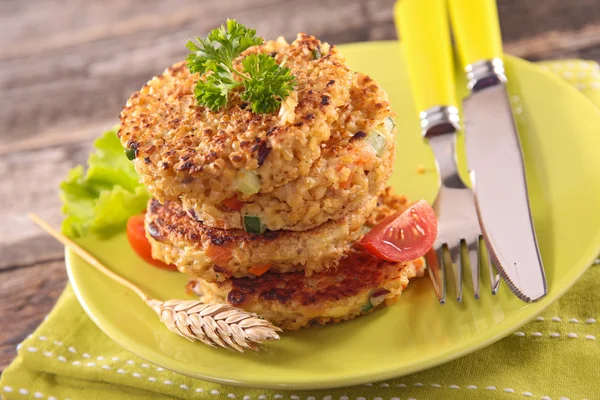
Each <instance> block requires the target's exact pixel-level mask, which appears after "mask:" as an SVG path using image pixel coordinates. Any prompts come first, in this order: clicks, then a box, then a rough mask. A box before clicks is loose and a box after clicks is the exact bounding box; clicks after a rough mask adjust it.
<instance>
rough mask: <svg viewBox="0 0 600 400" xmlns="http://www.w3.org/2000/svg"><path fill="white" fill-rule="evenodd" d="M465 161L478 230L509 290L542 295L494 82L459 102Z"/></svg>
mask: <svg viewBox="0 0 600 400" xmlns="http://www.w3.org/2000/svg"><path fill="white" fill-rule="evenodd" d="M463 107H464V121H465V132H466V133H465V135H466V136H465V138H466V150H467V160H468V161H467V163H468V166H469V169H470V170H471V172H470V175H471V183H472V184H473V190H474V192H475V199H476V204H477V214H478V216H479V223H480V225H481V228H482V229H481V231H482V233H483V237H484V240H485V243H486V245H487V246H488V250H490V255H491V256H492V259H493V261H494V263H495V264H496V266H497V267H498V269H499V272H500V275H502V277H503V278H504V280H505V281H506V283H507V284H508V286H509V287H510V288H511V290H512V291H513V292H514V293H515V294H516V295H517V296H518V297H519V298H520V299H521V300H523V301H527V302H529V301H536V300H539V299H540V298H542V297H543V296H544V295H546V292H547V287H546V279H545V273H544V269H543V265H542V259H541V256H540V253H539V248H538V244H537V240H536V234H535V229H534V225H533V220H532V217H531V211H530V207H529V197H528V195H527V184H526V178H525V168H524V165H523V157H522V152H521V145H520V143H519V138H518V135H517V129H516V126H515V124H514V121H513V117H512V111H511V107H510V103H509V101H508V96H507V94H506V89H505V88H504V85H503V84H497V85H495V86H492V87H488V88H486V89H484V90H480V91H478V92H475V93H473V94H472V95H471V96H469V97H468V98H467V99H465V101H464V102H463Z"/></svg>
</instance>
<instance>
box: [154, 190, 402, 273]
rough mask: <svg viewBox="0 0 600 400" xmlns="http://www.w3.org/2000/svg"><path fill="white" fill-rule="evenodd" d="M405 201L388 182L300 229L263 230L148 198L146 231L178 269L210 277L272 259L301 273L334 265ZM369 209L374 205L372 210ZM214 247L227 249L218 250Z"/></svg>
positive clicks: (274, 265)
mask: <svg viewBox="0 0 600 400" xmlns="http://www.w3.org/2000/svg"><path fill="white" fill-rule="evenodd" d="M407 205H408V202H407V200H406V198H405V197H403V196H396V195H394V194H392V192H391V189H390V188H388V189H387V190H386V191H385V192H384V193H383V194H382V195H381V196H379V198H378V199H377V200H376V199H375V198H373V200H372V201H369V202H368V203H365V204H363V207H361V208H360V210H359V211H357V212H354V213H351V214H349V215H347V216H346V217H344V218H342V219H339V220H336V221H329V222H327V223H325V224H323V225H320V226H319V227H317V228H314V229H311V230H309V231H305V232H293V231H284V230H280V231H267V232H265V233H264V234H262V235H255V234H251V233H247V232H245V231H243V230H239V229H231V230H223V229H216V228H211V227H207V226H206V225H204V224H203V223H202V222H198V221H195V220H193V219H192V218H190V217H189V215H188V213H186V212H185V210H184V209H183V208H182V207H181V206H180V205H179V204H177V203H175V202H167V203H166V204H165V205H161V204H160V203H159V202H158V201H156V200H151V201H150V203H149V205H148V211H147V213H146V231H147V236H148V240H149V241H150V243H151V246H152V255H153V257H154V258H156V259H158V260H161V261H163V262H166V263H169V264H175V265H177V266H178V268H179V270H180V271H181V272H185V273H188V274H190V275H193V276H197V277H200V278H202V279H204V280H207V281H210V282H215V281H223V280H225V279H228V278H230V277H232V276H233V277H244V276H251V277H253V276H254V275H253V274H252V273H251V272H250V271H249V270H250V269H251V268H252V267H255V266H257V265H265V264H268V265H271V268H270V271H272V272H277V273H285V272H290V271H300V270H304V271H305V273H306V275H311V274H312V273H314V272H319V271H322V270H324V269H327V268H331V267H335V266H336V265H337V263H338V262H339V259H340V257H341V256H342V255H343V253H344V252H345V251H347V250H348V249H349V248H350V246H351V245H352V243H353V242H354V241H356V240H359V239H360V237H362V235H363V233H364V231H365V230H364V229H362V227H363V226H364V225H366V226H367V227H369V228H370V227H372V226H374V225H375V224H376V223H377V222H378V221H380V220H381V219H383V218H385V217H386V216H388V215H390V214H393V213H396V212H398V211H403V210H405V209H406V207H407ZM371 210H373V211H371ZM218 248H221V249H226V250H225V254H230V257H229V258H225V259H224V257H223V252H222V251H219V249H218Z"/></svg>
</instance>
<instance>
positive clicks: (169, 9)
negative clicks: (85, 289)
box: [0, 0, 600, 371]
mask: <svg viewBox="0 0 600 400" xmlns="http://www.w3.org/2000/svg"><path fill="white" fill-rule="evenodd" d="M393 3H394V0H369V1H367V0H365V1H361V0H295V1H289V0H287V1H286V0H218V1H208V0H205V1H197V0H177V1H169V2H166V1H162V0H145V1H143V2H142V1H134V0H104V1H99V0H97V1H87V0H65V1H59V0H47V1H41V0H38V1H34V0H19V1H3V2H0V93H2V96H0V221H1V222H2V223H1V224H0V371H1V370H2V369H4V367H6V365H8V363H9V362H10V361H11V360H12V359H13V358H14V356H15V346H16V345H17V344H18V343H19V342H21V341H22V340H23V339H24V338H25V337H26V336H27V335H28V334H30V333H31V332H32V331H33V330H34V329H35V328H36V326H37V325H38V324H39V323H40V322H41V320H42V319H43V318H44V316H45V315H46V314H47V313H48V312H49V311H50V309H51V308H52V306H53V304H54V302H55V300H56V298H57V296H58V295H59V294H60V293H61V291H62V290H63V288H64V286H65V283H66V281H67V277H66V274H65V268H64V259H63V248H62V246H61V245H60V244H58V243H57V242H55V241H54V240H53V239H51V238H50V237H48V236H47V235H45V234H44V233H42V232H41V230H40V229H38V228H37V227H35V226H34V225H33V224H32V223H31V222H30V221H29V220H28V219H27V213H28V212H30V211H33V212H36V213H38V214H39V215H41V216H42V217H43V218H45V219H46V220H48V221H50V222H51V223H52V224H53V225H54V226H57V227H58V226H59V223H60V220H61V214H60V201H59V199H58V192H57V186H58V183H59V181H60V180H61V179H62V178H63V177H64V176H65V174H66V172H67V171H68V170H69V169H70V168H72V167H73V166H75V165H76V164H79V163H83V162H85V160H86V158H87V155H88V152H89V151H90V146H91V142H92V140H93V138H94V137H96V136H97V135H98V134H100V133H101V132H102V131H104V130H105V129H107V128H109V127H111V126H113V125H114V124H115V122H117V117H118V114H119V111H120V110H121V107H122V106H123V104H124V103H125V101H126V99H127V98H128V97H129V95H130V94H131V93H132V92H133V91H135V90H137V89H139V88H140V87H141V86H142V85H143V84H144V83H145V82H146V81H147V80H148V79H149V78H151V77H152V76H153V75H156V74H158V73H160V72H162V70H163V69H164V68H165V67H166V66H168V65H170V64H172V63H173V62H175V61H177V60H181V59H182V58H183V57H184V54H185V53H186V50H185V48H184V44H185V42H186V40H187V39H188V38H190V37H192V36H194V35H204V34H206V32H207V31H208V30H210V29H212V28H214V27H216V26H218V25H219V24H221V23H222V22H223V21H224V20H225V19H226V18H228V17H231V18H236V19H238V20H240V21H241V22H243V23H245V24H247V25H249V26H251V27H254V28H256V29H257V30H258V33H259V34H260V35H262V36H264V37H267V38H275V37H276V36H278V35H283V36H285V37H286V38H287V39H288V40H289V39H292V38H293V37H294V36H295V34H296V33H297V32H300V31H305V32H308V33H311V34H314V35H315V36H317V37H319V38H321V39H322V40H325V41H328V42H330V43H346V42H357V41H368V40H380V39H394V38H395V37H396V33H395V29H394V25H393V21H392V12H391V10H392V5H393ZM142 4H143V5H142ZM499 10H500V17H501V23H502V29H503V35H504V40H505V48H506V51H507V52H508V53H511V54H514V55H518V56H521V57H525V58H527V59H530V60H540V59H550V58H565V57H567V58H568V57H580V58H588V59H594V60H600V0H571V1H568V0H545V1H543V2H541V1H534V0H529V1H527V0H500V2H499Z"/></svg>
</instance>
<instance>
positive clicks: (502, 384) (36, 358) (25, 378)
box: [0, 60, 600, 400]
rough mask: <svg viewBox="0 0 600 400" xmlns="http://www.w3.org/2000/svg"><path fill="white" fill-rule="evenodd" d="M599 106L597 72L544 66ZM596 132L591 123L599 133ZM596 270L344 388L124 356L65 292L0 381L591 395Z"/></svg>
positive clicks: (414, 394) (119, 393) (159, 388)
mask: <svg viewBox="0 0 600 400" xmlns="http://www.w3.org/2000/svg"><path fill="white" fill-rule="evenodd" d="M541 65H542V68H546V69H548V70H550V71H553V72H556V73H559V74H560V75H561V76H562V77H563V78H565V79H567V80H568V81H570V82H571V83H572V84H574V85H575V86H576V87H578V88H579V89H580V90H581V91H582V92H584V93H585V94H586V95H588V96H589V97H590V99H591V100H592V101H594V102H595V103H596V104H597V105H598V106H599V107H600V70H599V67H598V65H597V64H596V63H594V62H587V61H578V60H572V61H571V60H569V61H561V62H544V63H541ZM599 129H600V127H599ZM599 287H600V266H598V265H595V266H593V267H591V268H590V269H589V270H588V271H587V272H586V273H585V274H584V276H583V278H582V279H581V280H580V281H578V282H577V284H576V285H575V286H574V287H573V288H572V289H571V290H570V291H569V292H568V293H567V294H566V295H565V296H563V297H562V298H561V299H560V300H558V301H557V302H555V303H554V304H553V305H552V306H550V307H549V308H548V310H547V311H546V312H545V313H544V314H542V315H541V316H540V317H538V318H537V319H536V320H535V321H533V322H530V323H529V324H527V325H525V326H524V327H523V328H521V329H520V330H519V331H517V332H514V334H513V335H510V336H509V337H507V338H505V339H503V340H501V341H499V342H497V343H495V344H493V345H491V346H489V347H487V348H485V349H483V350H479V351H477V352H475V353H473V354H470V355H468V356H465V357H462V358H460V359H458V360H455V361H452V362H449V363H447V364H444V365H442V366H439V367H436V368H432V369H429V370H426V371H423V372H419V373H416V374H412V375H408V376H405V377H402V378H397V379H392V380H388V381H385V382H377V383H376V382H374V383H371V384H367V385H360V386H354V387H349V388H343V389H331V390H313V391H283V390H278V391H273V390H260V389H245V388H237V387H232V386H226V385H219V384H214V383H210V382H205V381H201V380H197V379H193V378H188V377H186V376H183V375H179V374H176V373H173V372H170V371H167V370H164V369H162V368H160V367H157V366H155V365H152V364H149V363H147V362H145V361H144V360H142V359H140V358H138V357H136V356H134V355H133V354H131V353H129V352H128V351H126V350H124V349H123V348H121V347H120V346H118V345H117V344H116V343H114V342H113V341H112V340H110V339H109V338H108V337H107V336H106V335H104V334H103V333H102V332H101V331H100V330H99V329H98V328H97V327H96V325H94V323H93V322H92V321H91V320H90V319H89V318H88V317H87V315H86V314H85V313H84V311H83V309H82V308H81V306H80V305H79V303H78V301H77V299H76V298H75V295H74V294H73V290H72V289H71V287H70V286H67V288H66V289H65V291H64V293H63V294H62V295H61V297H60V298H59V300H58V302H57V304H56V306H55V307H54V309H53V310H52V312H51V313H50V314H49V315H48V318H47V319H46V320H45V321H44V322H43V323H42V324H41V325H40V326H39V327H38V329H37V330H36V331H35V332H34V333H33V335H31V336H30V337H29V338H28V339H26V340H25V341H24V342H23V343H22V344H21V345H19V348H18V350H19V351H18V353H19V354H18V356H17V358H16V359H15V361H14V362H13V363H12V364H11V365H10V366H9V367H8V368H7V369H6V371H5V372H4V374H3V375H2V377H1V378H0V396H3V397H4V399H7V400H12V399H46V400H69V399H70V400H78V399H84V400H87V399H90V400H91V399H97V400H102V399H107V400H120V399H136V400H137V399H174V398H181V399H192V398H211V399H215V400H218V399H239V400H266V399H286V400H300V399H302V400H317V399H319V400H320V399H323V400H367V399H369V400H370V399H373V400H383V399H389V400H399V399H402V400H406V399H419V400H421V399H448V400H453V399H461V400H462V399H467V400H468V399H506V400H511V399H521V398H533V399H543V400H559V399H562V400H564V399H570V400H575V399H577V400H582V399H588V400H592V399H600V379H599V378H600V362H599V361H600V323H599V322H597V321H596V319H595V318H598V319H600V318H599V317H598V313H599V312H600V291H599V290H598V288H599Z"/></svg>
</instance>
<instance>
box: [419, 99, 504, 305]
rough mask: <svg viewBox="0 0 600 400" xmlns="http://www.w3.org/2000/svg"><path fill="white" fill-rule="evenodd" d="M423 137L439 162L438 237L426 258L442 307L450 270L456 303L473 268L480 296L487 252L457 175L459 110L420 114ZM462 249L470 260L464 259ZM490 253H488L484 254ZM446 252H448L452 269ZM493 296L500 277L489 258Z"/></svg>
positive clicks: (435, 205)
mask: <svg viewBox="0 0 600 400" xmlns="http://www.w3.org/2000/svg"><path fill="white" fill-rule="evenodd" d="M421 121H422V122H421V125H422V127H423V135H424V136H425V139H426V140H427V141H428V142H429V145H430V146H431V149H432V150H433V154H434V155H435V159H436V166H437V170H438V174H439V177H440V189H439V191H438V194H437V197H436V199H435V202H434V203H433V209H434V210H435V213H436V215H437V217H438V235H437V238H436V240H435V243H434V245H433V248H432V251H430V253H429V254H428V255H427V256H426V259H427V267H428V269H429V276H430V278H431V281H432V283H433V286H434V289H435V291H436V295H437V296H438V299H439V301H440V303H442V304H444V303H445V302H446V286H447V275H448V274H447V271H446V269H447V268H448V267H451V268H452V269H453V272H454V273H453V275H454V281H455V288H456V301H459V302H460V301H462V297H463V295H462V293H463V290H462V289H463V288H462V281H463V271H464V269H465V268H466V265H468V266H469V267H470V270H471V279H472V282H473V293H474V296H475V299H479V292H480V285H479V279H480V268H479V264H480V263H479V259H480V254H481V252H482V251H483V250H484V248H485V247H484V246H483V245H482V241H481V228H480V227H479V221H478V218H477V211H476V206H475V197H474V195H473V191H472V190H471V189H470V188H469V187H468V186H467V185H465V183H464V182H463V181H462V179H461V177H460V176H459V173H458V163H457V160H456V135H457V130H458V128H459V117H458V110H457V109H456V108H455V107H433V108H431V109H429V110H427V111H424V112H422V113H421ZM463 246H465V247H466V249H465V250H466V252H467V253H468V256H467V257H463V254H464V252H463ZM485 251H487V250H485ZM445 252H449V255H450V259H451V261H452V262H451V265H449V263H448V262H447V260H448V257H446V254H444V253H445ZM486 258H487V262H486V264H487V268H488V271H489V275H490V282H491V287H492V294H496V292H497V291H498V286H499V284H500V276H499V275H498V274H496V273H495V272H494V267H493V265H492V264H491V262H490V257H489V254H487V257H486Z"/></svg>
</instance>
